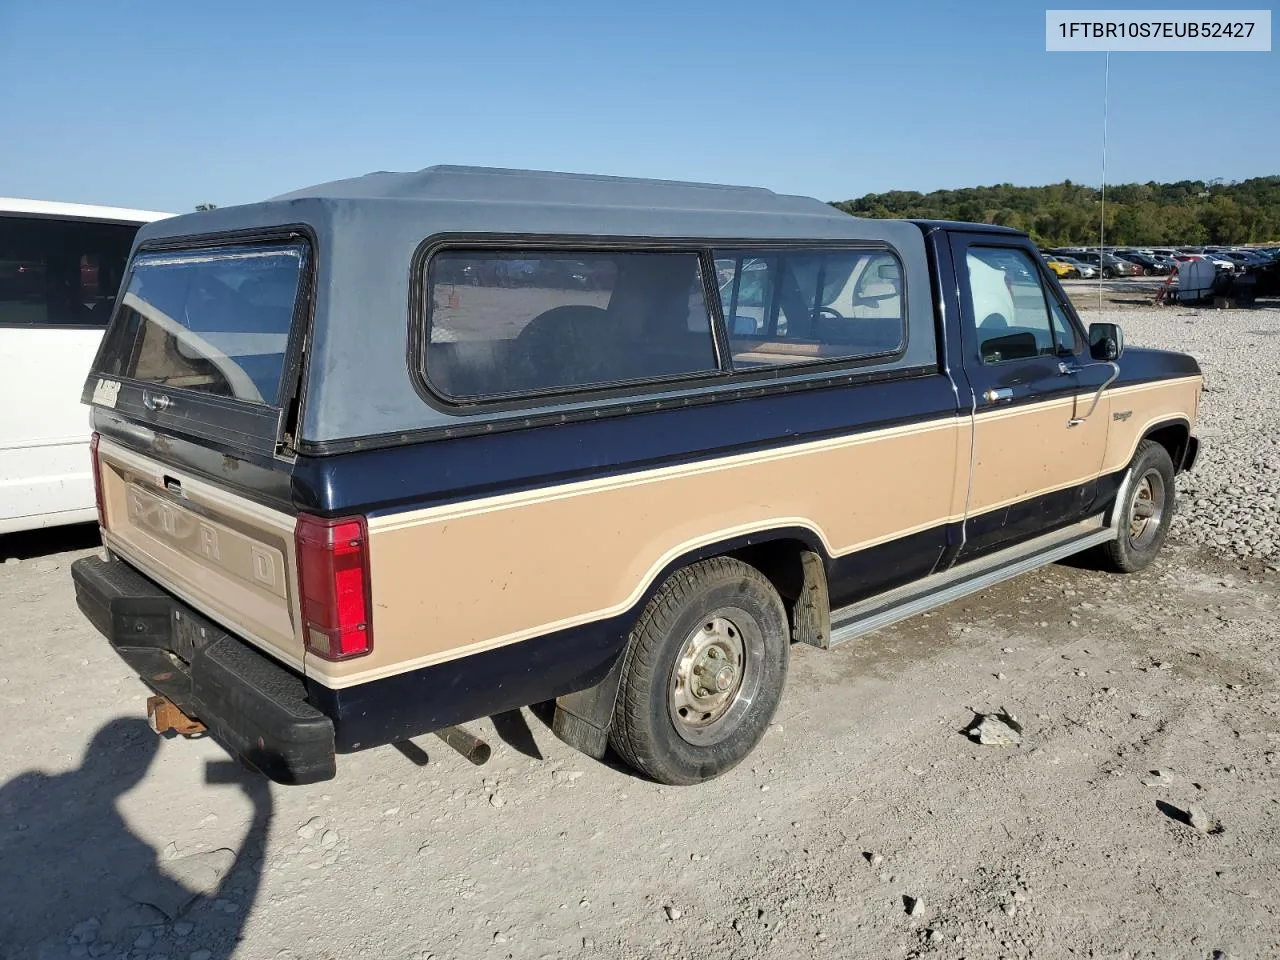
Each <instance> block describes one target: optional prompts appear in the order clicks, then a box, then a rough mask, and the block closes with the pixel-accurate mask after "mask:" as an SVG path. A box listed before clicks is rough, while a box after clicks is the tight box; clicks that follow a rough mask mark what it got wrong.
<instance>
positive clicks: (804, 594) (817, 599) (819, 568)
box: [791, 550, 831, 650]
mask: <svg viewBox="0 0 1280 960" xmlns="http://www.w3.org/2000/svg"><path fill="white" fill-rule="evenodd" d="M800 567H801V569H802V571H803V572H804V585H803V586H802V587H801V588H800V596H798V597H796V603H795V615H794V617H793V620H794V622H793V623H792V627H791V630H792V639H793V640H794V641H795V642H796V643H807V644H809V645H810V646H814V647H821V648H822V649H824V650H826V649H828V648H829V647H830V646H831V598H830V597H829V596H828V594H827V571H826V568H825V567H824V566H823V564H822V557H821V556H819V555H818V554H816V553H814V552H813V551H812V550H805V551H804V552H802V553H801V554H800Z"/></svg>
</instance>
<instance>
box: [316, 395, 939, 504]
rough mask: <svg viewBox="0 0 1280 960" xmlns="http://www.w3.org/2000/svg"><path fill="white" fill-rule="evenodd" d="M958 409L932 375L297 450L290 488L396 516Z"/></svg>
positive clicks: (318, 498) (852, 431) (853, 431)
mask: <svg viewBox="0 0 1280 960" xmlns="http://www.w3.org/2000/svg"><path fill="white" fill-rule="evenodd" d="M955 414H956V402H955V395H954V393H953V391H952V389H951V384H950V381H949V380H948V379H947V378H946V377H945V376H942V375H941V374H932V375H928V376H918V377H910V378H906V379H899V380H887V381H883V382H878V383H862V384H856V385H848V386H838V387H828V388H824V389H815V390H806V391H803V392H797V393H783V394H771V395H766V396H761V397H753V398H749V399H741V400H734V401H730V402H726V403H709V404H705V405H702V406H696V407H687V408H679V409H671V410H655V411H648V412H644V413H634V414H631V415H627V416H621V417H610V418H608V419H601V420H588V421H576V422H571V423H565V424H561V425H559V426H554V427H539V428H535V429H530V430H517V431H510V432H504V433H495V434H487V435H479V436H469V437H458V438H453V439H440V440H434V441H431V442H429V443H419V444H413V445H409V446H404V447H395V448H383V449H377V450H368V451H362V452H359V453H350V454H344V455H342V456H336V457H299V458H298V460H297V463H296V465H295V467H294V477H293V478H294V493H295V497H296V498H297V502H298V506H299V507H300V508H301V509H305V510H312V511H316V512H319V513H325V514H333V515H337V514H343V513H353V512H358V513H368V514H370V515H378V514H386V513H395V512H399V511H403V510H408V509H416V508H423V507H429V506H435V505H440V504H446V503H452V502H457V501H462V500H467V499H471V498H475V497H481V496H493V495H497V494H502V493H511V492H514V491H518V490H529V489H536V488H538V487H543V486H548V485H551V484H559V483H568V482H572V481H579V480H588V479H594V478H597V477H607V476H613V475H618V474H624V473H629V472H632V471H636V470H642V469H650V468H654V467H662V466H671V465H675V464H682V463H691V462H697V461H703V460H713V459H718V458H721V457H726V456H731V455H733V454H740V453H748V452H752V451H757V450H765V449H777V448H784V447H787V446H790V445H793V444H797V443H803V442H809V441H814V440H821V439H824V438H828V437H836V436H845V435H851V434H856V433H860V432H865V431H869V430H876V429H880V428H884V427H890V426H893V425H896V424H902V423H911V422H921V421H925V420H931V419H937V418H940V417H946V416H953V415H955ZM922 467H923V465H922Z"/></svg>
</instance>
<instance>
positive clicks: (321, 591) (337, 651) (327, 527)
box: [294, 513, 373, 660]
mask: <svg viewBox="0 0 1280 960" xmlns="http://www.w3.org/2000/svg"><path fill="white" fill-rule="evenodd" d="M294 539H295V541H296V543H297V548H298V584H299V589H300V593H301V596H302V633H303V639H304V642H305V644H306V648H307V650H308V651H309V652H311V653H314V654H315V655H316V656H317V657H321V658H323V659H325V660H347V659H350V658H351V657H359V656H362V655H364V654H366V653H368V652H369V651H370V650H372V649H373V623H372V616H371V613H372V611H371V605H370V599H371V598H370V589H369V527H368V524H366V522H365V519H364V517H341V518H338V519H336V520H330V519H326V518H324V517H313V516H311V515H309V514H305V513H300V514H298V524H297V527H295V529H294Z"/></svg>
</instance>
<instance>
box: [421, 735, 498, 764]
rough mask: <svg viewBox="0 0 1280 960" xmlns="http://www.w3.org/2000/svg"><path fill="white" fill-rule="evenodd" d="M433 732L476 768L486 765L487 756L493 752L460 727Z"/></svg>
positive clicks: (477, 738) (481, 741)
mask: <svg viewBox="0 0 1280 960" xmlns="http://www.w3.org/2000/svg"><path fill="white" fill-rule="evenodd" d="M433 732H434V733H435V735H436V736H437V737H439V738H440V739H441V740H443V741H444V742H445V743H447V744H448V745H449V746H451V747H453V749H455V750H457V751H458V752H459V753H460V754H462V755H463V756H464V757H466V758H467V759H468V760H470V761H471V762H472V763H474V764H475V765H476V766H477V767H478V766H481V765H482V764H485V763H487V762H488V761H489V755H490V754H491V753H492V752H493V751H492V750H490V749H489V745H488V744H487V743H485V742H484V741H483V740H481V739H480V738H479V737H477V736H475V734H472V733H468V732H467V731H466V730H464V729H462V727H445V728H444V729H443V730H436V731H433Z"/></svg>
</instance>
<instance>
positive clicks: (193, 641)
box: [169, 608, 223, 663]
mask: <svg viewBox="0 0 1280 960" xmlns="http://www.w3.org/2000/svg"><path fill="white" fill-rule="evenodd" d="M222 632H223V631H222V629H221V628H219V627H215V626H214V625H213V624H212V623H210V622H209V621H208V620H206V619H205V618H204V617H202V616H200V615H199V614H196V613H192V612H191V611H190V610H178V609H176V608H175V609H174V611H173V613H171V614H170V616H169V642H170V647H171V652H172V653H174V654H175V655H176V656H177V657H179V658H180V659H181V660H183V661H184V662H186V663H190V662H191V658H192V657H194V656H195V655H196V651H198V650H203V649H204V648H205V647H207V646H208V645H209V644H211V643H213V641H214V640H216V639H217V638H218V637H219V636H220V635H221V634H222Z"/></svg>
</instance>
